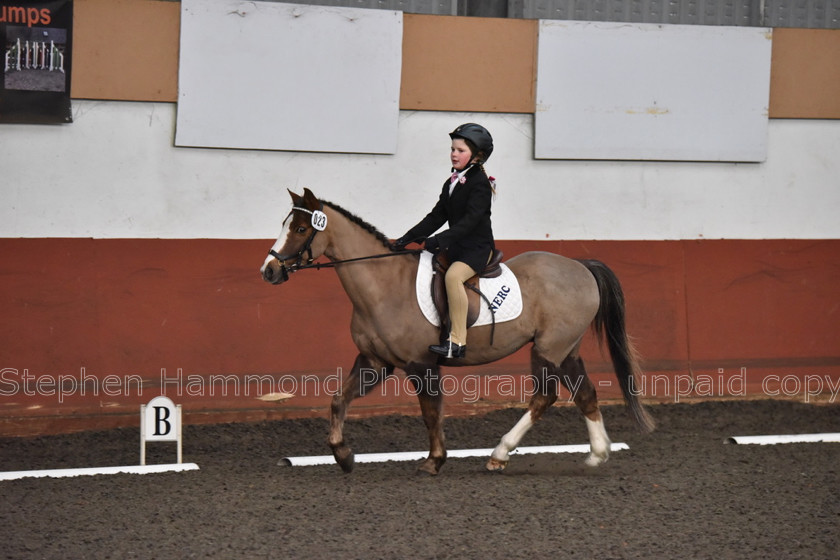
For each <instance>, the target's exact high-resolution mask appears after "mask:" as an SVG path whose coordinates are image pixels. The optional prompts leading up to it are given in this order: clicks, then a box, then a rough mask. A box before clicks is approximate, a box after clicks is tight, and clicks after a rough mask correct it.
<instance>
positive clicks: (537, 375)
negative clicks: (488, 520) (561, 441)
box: [486, 350, 559, 472]
mask: <svg viewBox="0 0 840 560" xmlns="http://www.w3.org/2000/svg"><path fill="white" fill-rule="evenodd" d="M531 379H532V380H533V382H534V394H533V395H532V396H531V401H530V402H529V403H528V412H526V413H525V414H524V415H523V416H522V418H520V419H519V422H517V423H516V425H515V426H514V427H513V428H512V429H511V430H510V431H509V432H508V433H506V434H505V435H504V436H503V437H502V440H501V441H500V442H499V445H497V446H496V448H495V449H494V450H493V453H492V454H491V455H490V459H489V460H488V461H487V465H486V467H487V470H488V471H494V472H501V471H503V470H504V469H505V467H506V466H507V464H508V461H509V460H510V452H511V451H513V450H514V449H516V448H517V446H518V445H519V442H520V441H522V438H523V437H525V434H526V433H528V430H530V429H531V427H532V426H533V425H534V424H535V423H536V422H537V420H539V419H540V418H541V417H542V415H543V413H544V412H545V411H546V410H547V409H548V407H550V406H551V405H552V404H554V402H555V401H556V400H557V390H558V381H559V378H558V376H557V367H556V366H554V365H553V364H552V363H551V362H549V361H548V360H546V359H544V358H543V357H541V356H540V355H539V354H537V351H536V350H531Z"/></svg>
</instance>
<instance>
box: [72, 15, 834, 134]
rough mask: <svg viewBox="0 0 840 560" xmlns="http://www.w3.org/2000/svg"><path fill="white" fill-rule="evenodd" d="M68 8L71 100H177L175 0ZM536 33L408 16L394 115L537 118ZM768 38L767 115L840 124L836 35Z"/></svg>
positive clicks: (501, 24)
mask: <svg viewBox="0 0 840 560" xmlns="http://www.w3.org/2000/svg"><path fill="white" fill-rule="evenodd" d="M74 6H75V8H74V10H75V11H74V16H75V19H74V47H73V48H74V52H73V56H74V64H73V81H72V91H71V95H72V96H73V97H75V98H80V99H112V100H126V101H164V102H175V101H177V98H178V52H179V41H180V38H179V36H180V9H181V4H180V2H168V1H159V0H76V1H75V2H74ZM537 33H538V26H537V21H536V20H512V19H511V20H508V19H498V18H465V17H452V16H425V15H418V14H405V15H404V18H403V68H402V86H401V93H400V108H401V109H405V110H427V111H487V112H506V113H533V112H534V110H535V109H534V108H535V105H534V104H535V100H534V92H535V83H536V68H537V67H536V60H537V54H538V53H537ZM773 34H774V35H773V54H772V61H771V71H770V73H771V83H770V117H771V118H822V119H836V118H840V67H838V64H837V60H838V58H837V57H838V56H840V30H825V29H774V30H773ZM452 37H458V41H459V43H460V44H465V45H482V48H481V55H480V56H477V57H474V58H473V59H472V60H471V61H470V64H465V65H463V66H462V67H459V68H458V69H457V71H453V66H452V63H451V57H452V56H453V55H452V52H451V49H452V41H451V38H452ZM488 37H491V38H493V39H494V40H490V41H488V40H487V38H488ZM453 79H457V80H458V87H452V83H453Z"/></svg>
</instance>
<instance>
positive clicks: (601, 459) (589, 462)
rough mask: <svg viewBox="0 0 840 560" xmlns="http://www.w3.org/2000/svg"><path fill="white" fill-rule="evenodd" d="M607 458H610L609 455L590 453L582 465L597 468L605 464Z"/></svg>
mask: <svg viewBox="0 0 840 560" xmlns="http://www.w3.org/2000/svg"><path fill="white" fill-rule="evenodd" d="M609 458H610V456H609V454H607V455H596V454H595V453H590V454H589V457H587V458H586V460H585V461H584V463H586V466H587V467H598V466H600V465H603V464H604V463H606V462H607V459H609Z"/></svg>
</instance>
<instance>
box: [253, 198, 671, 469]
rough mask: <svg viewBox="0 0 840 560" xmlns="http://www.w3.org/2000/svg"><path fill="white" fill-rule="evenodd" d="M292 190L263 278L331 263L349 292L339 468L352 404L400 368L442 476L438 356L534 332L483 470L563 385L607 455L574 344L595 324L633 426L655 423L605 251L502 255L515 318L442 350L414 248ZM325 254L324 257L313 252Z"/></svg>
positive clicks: (480, 358)
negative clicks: (513, 410) (513, 416)
mask: <svg viewBox="0 0 840 560" xmlns="http://www.w3.org/2000/svg"><path fill="white" fill-rule="evenodd" d="M289 194H290V195H291V198H292V210H291V211H290V212H289V214H288V215H287V216H286V219H285V220H284V222H283V227H282V231H281V233H280V236H279V237H278V238H277V241H276V242H275V243H274V245H273V247H272V248H271V250H270V251H269V255H268V256H267V257H266V258H265V261H264V262H263V265H262V267H261V268H260V274H261V276H262V278H263V280H265V281H266V282H269V283H271V284H281V283H283V282H286V281H287V280H289V275H290V274H291V273H294V272H296V271H299V270H303V269H306V268H313V267H321V266H332V267H334V268H335V270H336V273H337V274H338V278H339V280H340V283H341V285H342V287H343V288H344V290H345V292H346V293H347V296H348V297H349V298H350V301H351V303H352V306H353V314H352V319H351V321H350V330H351V335H352V339H353V342H354V344H355V346H356V347H357V348H358V351H359V353H358V355H357V356H356V359H355V363H354V364H353V368H352V369H351V370H350V371H349V372H348V374H347V376H346V378H345V380H344V382H343V384H342V385H341V387H340V389H339V390H338V391H337V392H336V393H335V394H333V395H332V400H331V403H330V428H329V437H328V443H329V446H330V448H331V449H332V453H333V456H334V457H335V460H336V462H337V463H338V465H339V466H340V467H341V468H342V470H343V471H344V472H345V473H349V472H351V471H352V470H353V467H354V454H353V450H352V449H351V447H350V446H349V445H348V443H347V442H346V441H345V439H344V435H343V429H344V421H345V417H346V414H347V409H348V407H349V405H350V403H351V402H352V401H353V400H354V399H356V398H357V397H360V396H364V395H365V394H366V393H368V392H369V391H371V390H372V389H373V388H375V387H376V386H377V385H378V384H379V383H381V382H382V381H383V380H384V379H385V378H387V377H388V376H390V375H392V374H393V373H394V370H395V369H400V370H402V371H403V372H404V373H405V374H406V376H407V377H408V379H410V380H411V383H412V384H413V386H414V389H415V391H416V394H417V398H418V401H419V404H420V411H421V413H422V416H423V421H424V423H425V426H426V429H427V431H428V436H429V455H428V457H427V458H426V459H425V460H423V461H422V462H421V463H420V464H419V465H418V467H417V469H418V470H419V471H420V472H424V473H428V474H431V475H437V474H438V473H440V471H441V467H442V466H443V464H444V462H445V461H446V445H445V440H444V431H443V419H444V415H443V393H442V392H441V384H440V368H441V366H447V367H448V366H454V367H458V366H468V365H481V364H487V363H490V362H493V361H496V360H499V359H501V358H504V357H505V356H508V355H510V354H512V353H513V352H515V351H517V350H519V349H520V348H522V347H523V346H525V345H526V344H529V343H531V344H532V347H531V379H532V381H533V388H534V392H533V395H532V396H531V398H530V401H529V403H528V410H527V412H525V414H524V415H523V416H522V417H521V419H520V420H519V421H518V422H517V423H516V424H515V425H514V426H513V428H512V429H511V430H510V431H508V432H507V433H506V434H504V436H503V437H502V438H501V440H500V441H499V444H498V445H497V446H496V447H495V449H494V450H493V452H492V453H491V455H490V458H489V459H488V461H487V463H486V468H487V470H489V471H494V472H501V471H503V470H504V469H505V467H506V466H507V465H508V462H509V460H510V453H511V452H512V451H513V450H514V449H516V447H517V446H518V445H519V443H520V441H521V440H522V438H523V437H524V436H525V434H526V433H527V432H528V430H529V429H530V428H531V427H532V426H533V425H534V423H535V422H537V421H538V420H539V419H540V417H541V416H542V415H543V413H544V412H545V411H546V410H547V409H548V408H549V407H550V406H551V405H552V404H554V402H555V401H556V400H557V398H558V391H559V386H560V385H563V386H564V387H565V388H566V389H567V390H568V391H569V392H570V393H571V394H572V398H573V400H574V403H575V404H576V405H577V407H578V409H579V410H580V412H581V413H582V415H583V417H584V420H585V424H586V427H587V431H588V435H589V442H590V453H589V455H588V456H587V457H586V459H585V463H586V464H587V465H589V466H591V467H596V466H598V465H600V464H602V463H604V462H605V461H606V460H607V459H608V458H609V454H610V445H611V442H610V438H609V436H608V435H607V431H606V429H605V427H604V419H603V416H602V415H601V412H600V409H599V407H598V399H597V395H596V391H595V387H594V385H593V383H592V382H591V381H590V379H589V377H588V376H587V373H586V369H585V367H584V363H583V360H582V358H581V357H580V353H579V351H580V347H581V341H582V339H583V336H584V334H585V333H586V332H587V331H588V330H589V328H590V326H591V327H592V329H593V330H594V332H595V334H596V336H597V338H598V341H599V343H600V344H603V342H604V339H606V344H607V347H608V349H609V353H610V357H611V360H612V364H613V368H614V370H615V374H616V377H617V379H618V382H619V386H620V387H621V391H622V394H623V397H624V400H625V403H626V405H627V409H628V411H629V412H630V415H631V416H632V418H633V419H634V420H635V422H636V424H637V426H638V427H639V429H640V431H642V432H650V431H652V430H653V429H654V421H653V419H652V418H651V416H650V415H649V413H648V412H647V410H646V409H645V407H644V405H643V404H642V403H641V402H640V400H639V398H638V396H637V394H636V392H635V391H634V389H633V388H634V382H635V381H634V380H635V379H636V378H638V376H640V375H641V370H640V367H639V364H638V359H637V357H636V354H635V350H634V348H633V346H632V344H631V342H630V340H629V338H628V335H627V333H626V330H625V305H624V295H623V291H622V288H621V285H620V283H619V281H618V279H617V277H616V276H615V274H614V273H613V272H612V271H611V270H610V269H609V268H608V267H607V266H606V265H605V264H603V263H602V262H600V261H596V260H574V259H569V258H566V257H563V256H560V255H557V254H554V253H549V252H536V251H533V252H526V253H522V254H520V255H517V256H515V257H513V258H511V259H509V260H507V261H506V263H505V264H506V265H507V266H508V267H509V268H510V269H511V270H512V271H513V272H514V273H515V275H516V277H517V279H518V281H519V285H520V288H521V290H522V296H523V309H522V312H521V314H520V315H519V316H518V317H517V318H516V319H513V320H510V321H506V322H502V323H499V324H495V325H485V326H479V327H472V328H470V331H469V345H468V351H467V353H466V357H464V358H457V359H447V358H442V357H439V356H437V355H435V354H433V353H431V352H430V351H429V349H428V347H429V345H430V344H436V343H438V341H439V339H440V330H439V328H438V327H436V326H434V325H432V324H431V322H429V321H428V320H427V319H426V318H425V317H424V316H423V314H422V311H421V309H420V307H419V304H418V303H417V300H416V297H415V279H416V275H417V269H418V263H419V260H420V259H419V256H418V254H419V251H405V250H401V251H396V250H395V248H394V247H393V245H392V243H391V241H389V239H388V238H387V237H386V236H385V235H384V234H382V233H381V232H380V231H379V230H377V229H376V228H375V227H373V226H372V225H370V224H369V223H367V222H365V221H364V220H363V219H361V218H359V217H358V216H355V215H354V214H352V213H350V212H348V211H347V210H345V209H343V208H341V207H340V206H338V205H337V204H334V203H332V202H328V201H322V200H319V199H318V198H317V197H316V196H315V195H314V194H313V193H312V191H310V190H309V189H308V188H307V189H305V190H304V193H303V195H298V194H295V193H293V192H292V191H291V190H290V191H289ZM322 255H323V256H326V258H327V259H328V262H326V263H314V261H315V259H317V258H319V257H320V256H322ZM381 257H388V258H381ZM313 263H314V264H313ZM491 327H492V328H493V329H495V332H494V333H491ZM491 341H492V343H491ZM372 372H374V373H375V374H372Z"/></svg>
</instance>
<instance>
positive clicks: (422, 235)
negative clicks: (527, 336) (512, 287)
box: [394, 123, 495, 358]
mask: <svg viewBox="0 0 840 560" xmlns="http://www.w3.org/2000/svg"><path fill="white" fill-rule="evenodd" d="M449 137H450V138H451V140H452V145H451V149H450V161H451V163H452V175H451V176H450V177H449V178H448V179H447V180H446V181H445V182H444V184H443V189H442V190H441V193H440V197H439V198H438V201H437V204H435V206H434V208H432V211H431V212H429V214H428V215H427V216H426V217H425V218H423V219H422V220H421V221H420V222H419V223H418V224H417V225H416V226H414V227H413V228H411V229H410V230H408V232H406V234H405V235H403V236H402V237H400V238H399V239H398V240H397V241H396V242H395V243H394V246H395V248H398V249H399V248H404V247H405V246H406V245H408V244H409V243H412V242H423V241H424V248H425V249H426V250H427V251H430V252H432V253H438V252H440V251H443V250H445V251H446V252H447V254H448V256H449V260H450V261H451V263H452V264H451V265H450V266H449V269H448V270H447V271H446V277H445V284H446V295H447V298H448V300H449V320H450V323H451V331H450V334H449V340H448V342H447V343H446V344H434V345H432V346H429V350H430V351H431V352H434V353H435V354H439V355H441V356H445V357H447V358H463V357H464V355H465V354H466V349H467V294H466V291H465V288H464V282H465V281H466V280H468V279H469V278H471V277H472V276H474V275H475V274H476V273H477V272H479V271H481V269H483V268H484V266H485V265H486V264H487V262H488V261H489V260H490V258H491V256H492V254H493V250H494V248H495V244H494V242H493V229H492V227H491V223H490V204H491V202H492V198H493V192H494V190H493V186H492V185H491V182H490V178H489V177H488V176H487V173H486V172H485V171H484V166H483V164H484V162H486V161H487V159H488V158H489V157H490V154H491V153H493V138H492V137H491V136H490V133H489V132H488V131H487V129H486V128H484V127H483V126H481V125H478V124H475V123H466V124H462V125H461V126H459V127H458V128H456V129H455V130H453V131H452V132H451V133H449ZM447 222H448V223H449V229H447V230H444V231H442V232H440V233H438V234H437V235H432V234H433V233H434V232H435V231H437V230H438V229H439V228H440V227H441V226H443V225H444V224H445V223H447ZM430 235H431V237H429V236H430Z"/></svg>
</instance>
